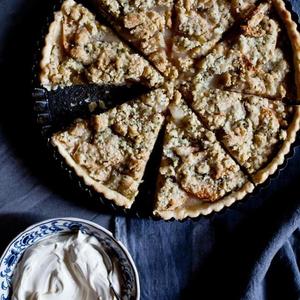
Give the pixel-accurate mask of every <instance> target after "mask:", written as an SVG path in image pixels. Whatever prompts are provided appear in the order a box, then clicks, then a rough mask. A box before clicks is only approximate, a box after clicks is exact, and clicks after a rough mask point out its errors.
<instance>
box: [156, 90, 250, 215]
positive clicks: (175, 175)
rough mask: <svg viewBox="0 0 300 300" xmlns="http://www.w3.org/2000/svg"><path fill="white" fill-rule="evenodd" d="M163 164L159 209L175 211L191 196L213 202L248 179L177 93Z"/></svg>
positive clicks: (167, 134)
mask: <svg viewBox="0 0 300 300" xmlns="http://www.w3.org/2000/svg"><path fill="white" fill-rule="evenodd" d="M170 113H171V117H170V119H169V120H168V124H167V128H166V134H165V141H164V147H163V158H162V163H161V167H160V174H159V176H160V179H159V190H158V196H157V201H158V202H157V209H158V210H174V209H175V208H176V207H179V206H181V205H183V204H184V202H185V201H188V199H189V198H190V197H193V198H196V199H198V201H208V202H213V201H216V200H219V199H221V198H222V197H223V196H225V195H226V194H227V193H229V192H232V191H233V190H236V189H237V188H239V187H241V186H242V185H243V184H244V183H245V182H246V178H245V176H244V174H243V173H242V172H241V170H240V168H239V166H238V165H237V164H236V163H235V162H234V161H233V159H232V158H231V157H230V156H229V155H228V154H227V153H226V152H225V151H224V150H223V149H222V147H221V146H220V144H219V143H218V142H217V140H216V136H215V135H214V133H213V132H212V131H209V130H207V129H205V128H204V127H203V126H202V124H201V123H200V121H199V120H198V118H197V117H196V115H195V114H194V113H193V112H192V111H191V110H190V109H189V108H188V106H187V105H186V104H185V103H184V102H183V100H182V99H181V97H180V96H179V94H178V93H177V99H176V100H175V102H173V103H172V104H171V105H170Z"/></svg>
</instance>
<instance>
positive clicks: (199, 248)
mask: <svg viewBox="0 0 300 300" xmlns="http://www.w3.org/2000/svg"><path fill="white" fill-rule="evenodd" d="M291 2H292V3H293V6H294V9H295V10H297V9H298V10H299V12H300V3H299V1H298V0H294V1H291ZM45 3H46V0H44V1H41V0H0V20H1V23H0V24H1V27H0V64H1V98H2V99H1V102H0V227H1V238H0V251H3V249H4V248H5V246H6V245H7V244H8V242H9V241H10V240H11V239H12V238H13V237H14V236H15V235H16V234H17V233H18V232H19V231H20V230H22V229H24V228H26V227H27V226H29V225H31V224H33V223H35V222H37V221H41V220H44V219H47V218H53V217H63V216H68V217H69V216H72V217H80V218H86V219H89V220H93V221H94V222H97V223H98V224H100V225H103V226H104V227H106V228H108V229H110V230H112V231H113V233H114V234H115V235H116V236H117V238H118V239H120V240H121V241H123V243H124V244H125V245H126V246H127V247H128V248H129V251H130V253H131V254H132V256H133V258H134V260H135V262H136V264H137V267H138V270H139V273H140V279H141V289H142V297H141V298H142V299H143V300H144V299H145V300H146V299H147V300H148V299H149V300H154V299H155V300H163V299H172V300H173V299H221V298H224V299H300V288H299V287H300V275H299V263H300V262H299V260H298V259H299V256H298V254H299V249H300V246H299V243H298V240H299V237H300V233H299V231H298V229H297V227H298V226H299V220H300V217H299V215H300V212H299V211H300V210H299V207H300V189H299V182H300V181H299V179H300V168H299V166H300V150H299V148H296V149H295V155H294V157H293V158H292V159H290V160H289V162H288V164H287V167H286V168H285V170H284V171H282V172H281V174H280V175H279V177H278V178H277V179H274V180H273V181H272V182H271V183H270V185H269V186H268V188H265V189H263V190H262V191H260V193H257V194H256V195H255V197H251V198H250V199H248V200H247V201H242V202H241V203H238V204H236V205H233V206H232V207H230V208H228V209H225V210H224V211H223V212H221V213H219V214H213V215H211V216H209V217H202V218H200V219H198V220H197V221H186V222H163V221H152V220H145V219H142V220H141V219H136V218H129V217H127V218H125V217H123V216H114V217H113V216H112V215H111V213H110V212H109V211H106V209H105V208H103V207H102V206H100V205H99V204H98V203H96V202H94V201H91V200H90V199H88V198H87V197H86V195H85V194H82V193H81V192H79V191H78V190H77V189H75V188H74V187H73V186H72V184H71V183H70V181H69V180H68V179H66V178H65V177H64V175H63V174H61V173H60V172H58V171H57V169H56V168H55V166H53V163H52V162H51V160H50V159H48V157H47V154H46V150H45V148H44V147H43V146H42V144H41V143H40V141H39V136H38V134H37V131H38V130H37V128H36V127H35V125H34V122H33V120H32V109H31V99H30V88H29V83H30V64H31V56H32V52H33V51H34V48H32V40H33V39H34V34H33V32H35V27H36V26H37V24H39V21H40V20H39V18H40V14H39V13H40V12H41V11H42V10H43V9H44V7H45ZM145 201H146V199H145ZM66 300H67V299H66Z"/></svg>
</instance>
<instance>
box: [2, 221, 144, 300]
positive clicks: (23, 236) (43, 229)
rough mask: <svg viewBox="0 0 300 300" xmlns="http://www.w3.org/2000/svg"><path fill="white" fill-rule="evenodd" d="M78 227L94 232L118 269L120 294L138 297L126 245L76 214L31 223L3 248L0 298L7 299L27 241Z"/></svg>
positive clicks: (134, 299)
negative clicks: (119, 271) (74, 215)
mask: <svg viewBox="0 0 300 300" xmlns="http://www.w3.org/2000/svg"><path fill="white" fill-rule="evenodd" d="M78 230H80V231H82V232H83V233H86V234H89V235H92V236H95V237H96V238H97V239H98V240H99V241H100V243H101V245H102V246H103V249H104V250H105V251H106V252H107V253H108V254H109V256H110V257H111V258H112V259H113V260H114V261H116V262H117V264H118V265H117V268H119V269H120V270H121V298H122V299H124V300H138V299H139V298H140V285H139V277H138V273H137V270H136V267H135V264H134V262H133V260H132V258H131V256H130V254H129V253H128V251H127V250H126V248H125V247H124V246H123V245H122V244H121V243H120V242H119V241H117V240H116V239H115V238H114V237H113V235H112V233H111V232H109V231H108V230H106V229H105V228H103V227H101V226H99V225H97V224H96V223H93V222H90V221H87V220H83V219H76V218H57V219H51V220H46V221H44V222H41V223H37V224H34V225H33V226H31V227H29V228H27V229H26V230H25V231H23V232H22V233H20V234H19V235H18V236H17V237H16V238H15V239H14V240H13V241H12V242H11V243H10V244H9V245H8V247H7V248H6V250H5V251H4V253H3V255H2V257H1V258H0V299H1V300H9V299H10V293H11V283H12V278H13V273H14V269H15V267H16V265H17V263H18V261H19V260H20V258H21V257H22V255H23V253H24V251H25V250H26V249H27V248H28V247H30V246H31V245H33V244H35V243H37V242H39V241H41V240H43V239H45V238H47V237H49V236H52V235H55V234H59V233H62V232H70V231H72V232H73V231H74V232H76V231H78Z"/></svg>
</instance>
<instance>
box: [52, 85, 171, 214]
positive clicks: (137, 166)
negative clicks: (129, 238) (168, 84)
mask: <svg viewBox="0 0 300 300" xmlns="http://www.w3.org/2000/svg"><path fill="white" fill-rule="evenodd" d="M170 97H172V92H171V90H167V89H157V90H154V91H152V92H150V93H149V94H146V95H144V96H142V97H141V98H139V99H137V100H134V101H131V102H128V103H125V104H122V105H120V106H118V107H115V108H113V109H111V110H109V111H107V112H105V113H103V114H100V115H95V116H93V117H92V118H91V119H90V120H82V119H79V120H77V121H76V122H75V123H74V125H73V126H71V127H70V128H69V129H68V130H66V131H63V132H59V133H56V134H54V135H53V137H52V143H53V145H55V146H56V147H58V150H59V152H60V154H61V155H62V156H63V157H64V158H65V159H66V161H67V163H68V164H69V165H70V166H71V167H73V168H74V169H75V171H76V173H77V174H78V175H79V176H81V177H83V179H84V180H85V183H86V184H87V185H91V186H93V187H94V188H95V190H96V191H97V192H99V193H102V194H104V196H105V197H106V198H108V199H111V200H113V201H114V202H115V203H116V204H117V205H120V206H124V207H126V208H129V207H130V206H131V205H132V203H133V201H134V199H135V197H136V195H137V194H138V187H139V184H140V183H141V180H142V176H143V174H144V170H145V167H146V164H147V161H148V159H149V156H150V153H151V152H152V149H153V147H154V143H155V141H156V138H157V136H158V133H159V131H160V128H161V126H162V123H163V120H164V115H163V112H164V111H165V109H166V108H167V106H168V103H169V99H170Z"/></svg>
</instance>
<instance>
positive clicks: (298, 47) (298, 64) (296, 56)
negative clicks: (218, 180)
mask: <svg viewBox="0 0 300 300" xmlns="http://www.w3.org/2000/svg"><path fill="white" fill-rule="evenodd" d="M272 3H273V4H274V7H275V9H276V11H277V12H278V14H279V16H280V18H281V19H282V21H283V23H284V25H285V27H286V30H287V33H288V36H289V40H290V42H291V46H292V50H293V61H294V69H295V83H296V89H297V98H298V99H300V33H299V31H298V30H297V24H296V23H295V22H294V21H293V19H292V15H291V12H290V11H289V10H288V9H287V8H286V5H285V3H284V1H283V0H273V1H272ZM299 128H300V107H299V106H294V117H293V120H292V122H291V123H290V125H289V127H288V129H287V137H286V139H285V141H284V142H283V144H282V145H281V147H280V150H279V152H278V153H277V155H276V156H275V157H274V158H273V160H272V161H271V162H270V163H269V164H268V165H267V166H266V167H265V168H263V169H261V170H259V171H258V172H257V173H256V174H254V175H253V176H252V177H253V181H254V184H256V185H259V184H261V183H263V182H264V181H266V180H267V178H268V177H269V176H270V175H272V174H274V173H275V172H276V170H277V169H278V167H279V166H280V165H282V164H283V163H284V161H285V156H286V155H287V154H288V153H289V152H290V150H291V146H292V144H293V143H294V142H295V140H296V135H297V132H298V130H299Z"/></svg>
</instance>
